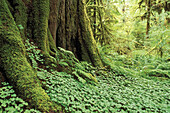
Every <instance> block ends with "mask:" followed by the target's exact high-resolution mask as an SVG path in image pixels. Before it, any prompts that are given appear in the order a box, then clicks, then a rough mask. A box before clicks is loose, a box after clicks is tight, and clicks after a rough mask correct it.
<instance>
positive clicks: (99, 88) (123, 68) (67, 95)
mask: <svg viewBox="0 0 170 113" xmlns="http://www.w3.org/2000/svg"><path fill="white" fill-rule="evenodd" d="M26 44H27V46H26V47H27V51H28V54H27V55H28V57H29V59H30V62H31V64H32V67H33V68H34V69H35V71H36V72H37V76H38V78H39V80H40V82H41V84H42V87H43V88H44V89H45V90H46V92H47V94H48V95H49V96H50V98H51V100H52V101H53V102H55V103H57V104H60V105H62V106H63V107H64V108H65V110H66V112H73V113H74V112H76V113H88V112H91V113H95V112H96V113H101V112H111V113H115V112H130V113H132V112H140V113H142V112H161V113H168V112H169V110H170V108H169V104H170V102H169V98H170V97H169V93H170V90H169V83H170V81H169V76H170V70H169V67H170V66H169V65H170V63H169V61H168V60H167V59H166V58H165V59H158V58H154V57H150V58H149V59H148V57H149V56H148V57H147V56H145V57H142V56H136V57H135V58H131V59H129V58H126V57H125V56H124V55H118V54H114V55H113V56H109V55H106V54H102V58H104V57H106V58H104V59H105V63H106V65H108V66H106V67H104V68H95V67H93V66H91V65H90V64H88V63H87V62H79V64H78V65H76V66H77V67H76V68H77V69H82V70H86V72H89V73H93V74H95V75H97V76H96V79H97V83H91V82H90V81H89V80H86V81H85V80H84V79H83V78H81V77H80V76H78V75H77V76H75V75H74V74H68V73H66V72H59V71H55V70H52V69H49V68H50V67H45V68H41V65H42V64H44V61H43V59H41V57H42V56H43V55H42V54H41V53H40V51H39V50H37V47H36V46H34V43H30V42H29V40H27V43H26ZM60 60H61V59H60ZM61 61H62V60H61ZM38 63H39V65H38ZM40 63H41V65H40ZM60 65H61V66H66V67H67V66H68V64H67V63H66V62H64V60H63V61H62V63H61V62H60ZM73 75H74V76H73ZM88 81H89V82H88ZM0 94H1V96H0V105H1V108H0V109H1V112H3V113H5V112H24V113H39V112H40V111H38V110H35V109H31V108H29V106H28V103H27V102H25V101H23V100H22V99H21V98H19V97H17V95H16V94H15V92H14V90H13V89H12V86H10V85H9V84H8V83H6V82H3V83H2V84H1V88H0Z"/></svg>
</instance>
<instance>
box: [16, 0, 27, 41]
mask: <svg viewBox="0 0 170 113" xmlns="http://www.w3.org/2000/svg"><path fill="white" fill-rule="evenodd" d="M13 5H14V6H15V7H14V18H15V22H16V24H17V25H18V28H19V30H20V32H21V36H22V38H24V39H25V33H26V28H27V16H28V15H27V7H26V6H25V4H24V3H23V1H22V0H14V1H13ZM19 26H22V27H23V29H22V28H21V27H19Z"/></svg>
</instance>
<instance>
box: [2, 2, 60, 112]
mask: <svg viewBox="0 0 170 113" xmlns="http://www.w3.org/2000/svg"><path fill="white" fill-rule="evenodd" d="M0 67H1V68H2V69H3V71H4V73H5V76H6V77H7V79H8V80H9V82H10V83H11V85H13V86H14V88H15V90H16V92H17V93H18V95H19V96H20V97H22V98H23V99H25V100H26V101H28V102H29V104H30V105H31V106H34V107H35V108H36V109H39V110H41V111H43V112H50V111H56V112H57V110H60V111H61V107H60V106H57V105H54V104H53V103H52V102H51V101H50V98H49V96H48V95H47V94H46V92H45V91H44V89H42V87H41V85H40V84H39V81H38V79H37V75H36V73H35V72H34V71H33V69H32V67H31V65H30V64H29V63H28V61H27V59H26V56H25V46H24V44H23V42H22V38H21V34H20V32H19V29H18V28H17V25H16V22H15V21H14V18H13V15H12V14H11V12H10V10H9V8H8V5H7V1H6V0H0Z"/></svg>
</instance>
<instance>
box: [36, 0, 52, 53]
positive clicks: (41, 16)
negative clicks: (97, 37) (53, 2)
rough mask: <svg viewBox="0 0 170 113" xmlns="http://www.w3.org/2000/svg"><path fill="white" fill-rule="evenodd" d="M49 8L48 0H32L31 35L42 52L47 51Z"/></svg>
mask: <svg viewBox="0 0 170 113" xmlns="http://www.w3.org/2000/svg"><path fill="white" fill-rule="evenodd" d="M49 9H50V8H49V0H34V1H33V17H34V19H33V25H34V26H33V29H34V30H33V34H34V36H33V37H34V38H35V40H36V42H37V44H38V46H39V47H40V49H41V50H43V51H44V52H47V43H48V42H47V41H48V37H47V29H48V18H49Z"/></svg>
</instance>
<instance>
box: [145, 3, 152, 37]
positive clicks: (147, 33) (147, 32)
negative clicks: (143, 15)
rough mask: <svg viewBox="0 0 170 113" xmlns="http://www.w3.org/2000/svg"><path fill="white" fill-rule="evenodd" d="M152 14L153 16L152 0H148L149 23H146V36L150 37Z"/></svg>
mask: <svg viewBox="0 0 170 113" xmlns="http://www.w3.org/2000/svg"><path fill="white" fill-rule="evenodd" d="M150 16H151V0H148V3H147V25H146V35H147V37H146V38H149V36H148V35H149V30H150Z"/></svg>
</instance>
